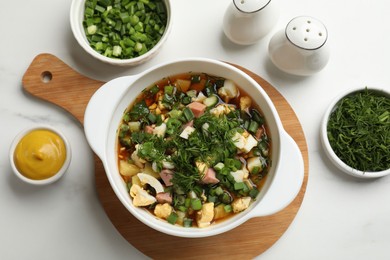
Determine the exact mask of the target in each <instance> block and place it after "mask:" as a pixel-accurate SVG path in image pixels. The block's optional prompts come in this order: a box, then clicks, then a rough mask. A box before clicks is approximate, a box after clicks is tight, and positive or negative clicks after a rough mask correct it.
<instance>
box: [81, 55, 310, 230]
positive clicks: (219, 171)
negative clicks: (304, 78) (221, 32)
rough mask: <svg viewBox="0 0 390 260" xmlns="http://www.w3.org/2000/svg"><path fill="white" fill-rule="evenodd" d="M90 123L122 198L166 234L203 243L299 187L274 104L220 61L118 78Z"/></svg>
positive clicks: (93, 105)
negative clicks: (206, 238)
mask: <svg viewBox="0 0 390 260" xmlns="http://www.w3.org/2000/svg"><path fill="white" fill-rule="evenodd" d="M103 103H104V106H102V104H103ZM84 118H85V120H84V131H85V135H86V138H87V140H88V143H89V145H90V146H91V148H92V150H93V151H94V152H95V153H96V154H97V155H98V156H99V158H100V159H101V160H102V162H103V165H104V168H105V171H106V174H107V178H108V180H109V182H110V184H111V187H112V188H113V190H114V192H115V194H116V195H117V197H118V199H119V200H120V201H121V202H122V204H123V205H124V207H126V209H127V210H128V211H129V212H130V213H131V214H133V215H134V216H135V217H136V218H137V219H138V220H140V221H141V222H143V223H144V224H145V225H148V226H149V227H151V228H154V229H155V230H158V231H160V232H163V233H166V234H169V235H174V236H179V237H207V236H212V235H217V234H221V233H223V232H227V231H229V230H231V229H233V228H235V227H237V226H238V225H240V224H242V223H244V222H245V221H247V220H248V219H250V218H254V217H259V216H266V215H271V214H274V213H276V212H277V211H280V210H282V209H283V208H285V207H286V206H287V205H289V203H290V202H291V201H293V199H294V198H295V196H296V195H297V194H298V192H299V190H300V187H301V185H302V182H303V176H304V165H303V158H302V155H301V153H300V150H299V147H298V145H297V144H296V143H295V141H294V140H293V139H292V138H291V137H290V135H289V134H288V133H287V132H286V131H285V130H284V128H283V125H282V122H281V120H280V118H279V115H278V112H277V110H276V108H275V106H274V105H273V103H272V101H271V99H270V98H269V97H268V95H267V94H266V92H265V91H264V89H263V88H262V87H261V86H260V85H259V84H258V83H257V82H256V81H255V80H254V79H253V78H251V77H250V76H249V75H247V74H246V73H244V72H243V71H241V70H239V69H237V68H236V67H233V66H231V65H229V64H227V63H224V62H221V61H216V60H212V59H207V58H187V59H181V60H175V61H171V62H167V63H163V64H160V65H157V66H154V67H152V68H149V69H148V70H145V71H143V72H142V73H140V74H138V75H133V76H125V77H120V78H117V79H113V80H111V81H109V82H107V83H106V84H104V85H103V86H102V87H101V88H99V90H98V91H96V92H95V94H94V95H93V96H92V98H91V100H90V101H89V103H88V105H87V108H86V111H85V116H84Z"/></svg>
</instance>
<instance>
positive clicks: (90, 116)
mask: <svg viewBox="0 0 390 260" xmlns="http://www.w3.org/2000/svg"><path fill="white" fill-rule="evenodd" d="M135 78H136V77H135V76H125V77H119V78H116V79H113V80H111V81H109V82H107V83H105V84H104V85H103V86H101V87H100V88H99V89H98V90H97V91H96V92H95V93H94V94H93V96H92V97H91V99H90V100H89V102H88V104H87V107H86V109H85V114H84V133H85V136H86V138H87V141H88V143H89V146H90V147H91V148H92V150H93V151H94V152H95V153H96V155H97V156H99V157H100V159H102V158H104V156H105V147H106V142H107V135H108V128H109V125H110V122H111V118H112V115H113V113H114V110H115V109H116V106H117V104H118V101H119V100H120V98H121V97H122V95H123V94H124V93H125V91H126V90H127V89H128V87H129V86H130V85H131V83H132V82H133V81H134V80H135Z"/></svg>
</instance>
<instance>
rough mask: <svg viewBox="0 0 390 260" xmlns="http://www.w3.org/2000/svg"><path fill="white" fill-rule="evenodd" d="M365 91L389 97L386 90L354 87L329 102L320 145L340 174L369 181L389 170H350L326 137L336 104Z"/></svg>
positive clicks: (389, 93)
mask: <svg viewBox="0 0 390 260" xmlns="http://www.w3.org/2000/svg"><path fill="white" fill-rule="evenodd" d="M365 89H368V90H370V91H374V92H376V93H380V94H383V95H384V96H387V97H390V91H388V90H386V89H385V88H378V87H368V86H367V87H364V88H362V87H359V88H356V87H354V88H350V89H347V90H344V91H342V92H341V93H339V94H338V95H337V96H336V97H335V98H334V99H333V100H332V101H331V103H330V104H329V105H328V108H327V109H326V112H325V113H324V116H323V119H322V122H321V129H320V139H321V143H322V146H323V149H324V151H325V154H326V155H327V157H328V158H329V159H330V161H331V162H332V163H333V164H334V165H335V166H336V167H337V168H338V169H339V170H341V171H342V172H344V173H346V174H348V175H351V176H354V177H358V178H364V179H370V178H378V177H383V176H386V175H389V174H390V168H389V169H387V170H383V171H377V172H371V171H366V172H364V171H361V170H357V169H355V168H352V167H351V166H349V165H347V164H346V163H344V162H343V161H342V160H341V159H340V158H339V157H338V156H337V155H336V153H335V152H334V151H333V149H332V147H331V145H330V142H329V139H328V135H327V126H328V121H329V117H330V114H331V113H332V112H333V111H334V110H335V109H336V107H337V104H338V103H339V102H340V101H341V100H342V99H343V98H345V97H347V96H349V95H352V94H354V93H358V92H361V91H364V90H365Z"/></svg>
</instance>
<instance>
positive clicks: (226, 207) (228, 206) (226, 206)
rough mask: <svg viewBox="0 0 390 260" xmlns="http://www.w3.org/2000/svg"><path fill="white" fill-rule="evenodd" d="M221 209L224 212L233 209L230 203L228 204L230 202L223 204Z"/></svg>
mask: <svg viewBox="0 0 390 260" xmlns="http://www.w3.org/2000/svg"><path fill="white" fill-rule="evenodd" d="M223 209H224V210H225V212H227V213H230V212H232V211H233V208H232V205H230V204H228V205H225V206H224V207H223Z"/></svg>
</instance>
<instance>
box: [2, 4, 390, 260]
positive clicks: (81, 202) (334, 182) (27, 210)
mask: <svg viewBox="0 0 390 260" xmlns="http://www.w3.org/2000/svg"><path fill="white" fill-rule="evenodd" d="M279 1H280V3H281V10H280V11H281V16H280V19H279V21H278V24H277V26H276V27H275V28H274V30H273V31H272V32H271V34H269V35H267V36H266V37H265V38H264V39H263V40H261V41H260V42H258V43H256V44H254V45H251V46H245V47H244V46H238V45H235V44H233V43H231V42H230V41H229V40H227V39H226V37H225V36H224V35H223V32H222V29H221V28H222V27H221V26H222V17H223V14H224V12H225V9H226V7H227V6H228V4H229V3H230V0H172V8H173V12H174V14H175V16H174V20H175V21H174V25H173V28H172V32H171V36H170V37H169V39H168V41H167V42H166V45H165V46H164V48H163V49H162V51H161V52H160V53H159V54H158V55H157V56H156V57H155V58H154V59H152V60H150V61H149V62H147V63H145V64H143V65H141V66H138V67H134V68H118V67H113V66H110V65H106V64H102V63H101V62H99V61H96V60H94V59H93V58H91V57H89V56H88V55H87V54H86V53H85V52H84V51H83V50H82V49H81V48H80V47H79V46H78V44H77V43H76V41H75V39H74V38H73V35H72V32H71V29H70V25H69V8H70V3H71V1H70V0H67V1H50V0H39V1H27V0H21V1H4V0H2V1H1V8H0V119H1V124H0V134H1V135H0V136H1V137H0V259H94V260H96V259H144V258H146V256H144V255H143V254H142V253H140V252H139V251H138V250H137V249H135V248H134V247H133V246H132V245H130V244H129V243H128V242H127V241H126V240H125V239H124V238H122V236H121V235H120V234H119V233H118V232H117V231H116V229H115V228H114V227H113V225H112V224H111V222H110V220H109V219H108V217H107V216H106V215H105V213H104V211H103V209H102V207H101V205H100V203H99V200H98V198H97V194H96V190H95V186H94V172H93V159H92V158H93V157H92V152H91V151H90V149H89V147H88V144H87V142H86V140H85V137H84V133H83V129H82V128H81V126H80V125H79V124H78V123H77V122H76V120H74V119H73V118H72V117H71V116H70V115H69V114H67V113H66V112H64V111H63V110H62V109H59V108H57V107H55V106H54V105H51V104H48V103H45V102H43V101H40V100H38V99H35V98H32V97H31V96H30V95H28V94H26V93H24V92H23V91H22V83H21V79H22V76H23V74H24V72H25V71H26V69H27V68H28V66H29V64H30V62H31V61H32V59H33V58H34V57H35V56H36V55H37V54H39V53H44V52H45V53H52V54H54V55H56V56H57V57H59V58H60V59H62V60H63V61H64V62H65V63H67V64H68V65H70V66H71V67H73V68H74V69H75V70H77V71H79V72H80V73H82V74H84V75H86V76H88V77H91V78H95V79H98V80H104V81H108V80H110V79H112V78H115V77H118V76H122V75H129V74H136V73H138V72H140V71H142V70H144V69H145V68H148V67H150V66H151V65H155V64H158V63H161V62H164V61H169V60H170V59H173V58H180V57H188V56H202V57H208V58H214V59H219V60H224V61H228V62H232V63H235V64H239V65H241V66H243V67H246V68H247V69H249V70H251V71H253V72H255V73H257V74H258V75H261V76H262V77H263V78H265V79H266V80H267V81H269V82H270V83H271V84H272V85H273V86H275V87H276V88H277V89H278V90H279V91H280V92H281V93H282V94H283V95H284V97H285V98H286V99H287V100H288V102H289V103H290V104H291V106H292V107H293V109H294V110H295V112H296V114H297V115H298V117H299V119H300V121H301V123H302V126H303V129H304V132H305V135H306V139H307V143H308V148H309V161H310V163H309V167H310V171H309V182H308V186H307V192H306V196H305V199H304V201H303V204H302V207H301V209H300V211H299V212H298V214H297V216H296V218H295V220H294V221H293V223H292V224H291V226H290V227H289V229H288V230H287V232H286V233H285V234H284V235H283V236H282V237H281V239H280V240H278V241H277V243H276V244H275V245H274V246H272V247H271V248H270V249H269V250H267V251H266V252H265V253H263V254H262V255H260V256H258V259H264V260H266V259H272V260H274V259H300V260H302V259H317V260H319V259H324V260H325V259H326V260H327V259H354V260H363V259H390V248H389V245H390V177H384V178H381V179H376V180H368V181H367V180H358V179H354V178H352V177H348V176H345V175H344V174H342V173H341V172H340V171H338V170H337V169H336V168H335V167H334V166H333V165H331V163H330V162H329V161H328V160H327V158H326V157H325V155H324V153H323V150H322V147H321V144H320V141H319V125H320V122H321V118H322V116H323V113H324V112H325V110H326V107H327V106H328V104H329V103H330V102H331V100H332V99H333V98H334V97H335V96H336V95H337V94H338V93H339V92H341V91H343V90H346V89H349V88H352V87H362V86H377V87H384V88H390V74H389V68H390V48H389V46H390V34H389V33H388V31H389V26H390V15H389V11H390V3H389V2H388V1H386V0H377V1H369V0H361V1H353V0H344V1H329V0H312V1H309V0H295V1H288V0H279ZM299 15H311V16H313V17H316V18H318V19H320V20H322V21H323V22H324V23H325V25H326V26H327V28H328V31H329V44H330V46H331V59H330V61H329V64H328V65H327V67H326V68H325V69H324V70H323V71H321V72H320V73H318V74H316V75H314V76H311V77H294V76H290V75H287V74H284V73H282V72H280V71H278V70H277V69H276V68H275V67H274V66H273V65H272V64H271V63H270V61H269V59H268V56H267V45H268V42H269V39H270V37H271V35H272V34H273V33H274V32H276V30H279V29H281V28H283V27H284V26H285V25H286V24H287V22H288V21H289V20H291V19H292V18H294V17H296V16H299ZM39 123H44V124H49V125H52V126H55V127H57V128H59V129H60V130H62V131H63V132H64V133H65V135H66V136H67V137H68V138H69V140H70V142H71V146H72V148H73V160H72V163H71V165H70V168H69V170H68V172H67V173H66V175H65V176H64V177H63V178H62V179H61V180H60V181H58V182H57V183H55V184H53V185H50V186H46V187H32V186H29V185H27V184H25V183H22V182H21V181H19V180H18V179H17V178H16V177H15V176H13V175H12V172H11V167H10V164H9V160H8V157H9V155H8V149H9V146H10V144H11V141H12V139H13V138H14V136H15V135H16V134H17V133H18V132H19V131H21V130H22V129H23V128H25V127H27V126H31V125H35V124H39Z"/></svg>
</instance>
